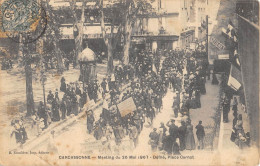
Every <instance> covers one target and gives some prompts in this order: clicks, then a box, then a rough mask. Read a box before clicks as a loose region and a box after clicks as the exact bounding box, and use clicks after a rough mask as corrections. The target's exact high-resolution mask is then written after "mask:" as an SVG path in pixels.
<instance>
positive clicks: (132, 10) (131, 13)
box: [122, 0, 154, 65]
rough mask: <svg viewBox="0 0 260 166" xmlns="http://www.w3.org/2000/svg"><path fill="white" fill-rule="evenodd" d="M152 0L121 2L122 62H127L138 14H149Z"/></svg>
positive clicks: (125, 63)
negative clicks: (122, 5)
mask: <svg viewBox="0 0 260 166" xmlns="http://www.w3.org/2000/svg"><path fill="white" fill-rule="evenodd" d="M153 2H154V0H124V1H122V3H123V4H124V7H123V8H122V12H123V13H124V16H123V18H124V21H123V23H124V26H123V27H124V39H125V40H124V41H125V43H124V50H123V60H122V61H123V64H124V65H128V64H129V49H130V44H131V35H132V31H133V28H134V25H135V23H136V20H137V18H138V15H139V14H145V15H149V14H151V13H152V12H153V7H152V3H153Z"/></svg>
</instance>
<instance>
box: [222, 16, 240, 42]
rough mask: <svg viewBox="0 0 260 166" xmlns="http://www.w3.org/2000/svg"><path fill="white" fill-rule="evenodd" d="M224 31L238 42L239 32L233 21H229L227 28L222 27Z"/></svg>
mask: <svg viewBox="0 0 260 166" xmlns="http://www.w3.org/2000/svg"><path fill="white" fill-rule="evenodd" d="M222 33H223V34H224V35H225V37H227V38H229V39H231V40H232V41H233V42H235V43H237V33H236V30H235V28H234V25H233V23H232V22H231V21H229V24H228V27H227V29H225V28H222Z"/></svg>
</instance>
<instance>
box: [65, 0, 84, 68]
mask: <svg viewBox="0 0 260 166" xmlns="http://www.w3.org/2000/svg"><path fill="white" fill-rule="evenodd" d="M69 3H70V7H71V12H72V15H73V17H74V20H75V23H74V27H75V28H76V29H77V34H76V35H75V34H74V40H75V52H76V55H75V56H76V57H75V61H76V63H77V64H78V55H79V54H80V53H81V52H82V50H83V45H82V43H83V35H84V22H85V7H86V3H87V2H86V0H83V1H82V8H81V18H80V20H78V18H77V14H76V1H75V0H72V1H69Z"/></svg>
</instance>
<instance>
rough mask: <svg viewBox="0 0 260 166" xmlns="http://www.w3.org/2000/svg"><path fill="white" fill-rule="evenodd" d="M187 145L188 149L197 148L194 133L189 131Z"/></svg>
mask: <svg viewBox="0 0 260 166" xmlns="http://www.w3.org/2000/svg"><path fill="white" fill-rule="evenodd" d="M185 146H186V149H187V150H194V149H195V147H196V146H195V139H194V136H193V133H191V132H189V133H188V134H187V136H186V141H185Z"/></svg>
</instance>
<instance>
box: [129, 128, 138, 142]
mask: <svg viewBox="0 0 260 166" xmlns="http://www.w3.org/2000/svg"><path fill="white" fill-rule="evenodd" d="M129 131H130V132H129V138H130V140H131V141H132V142H133V143H134V147H136V146H137V144H138V130H137V128H136V126H135V125H133V124H131V123H130V124H129ZM131 144H132V143H131Z"/></svg>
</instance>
